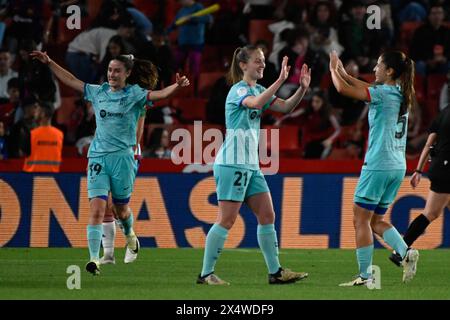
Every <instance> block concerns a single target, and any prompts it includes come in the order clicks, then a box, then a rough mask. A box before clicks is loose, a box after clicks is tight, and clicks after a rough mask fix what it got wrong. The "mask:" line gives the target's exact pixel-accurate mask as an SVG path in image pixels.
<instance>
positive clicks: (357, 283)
mask: <svg viewBox="0 0 450 320" xmlns="http://www.w3.org/2000/svg"><path fill="white" fill-rule="evenodd" d="M368 283H369V279H365V278H363V277H361V276H357V277H356V278H355V279H353V280H352V281H350V282H344V283H341V284H339V287H355V286H365V285H367V284H368Z"/></svg>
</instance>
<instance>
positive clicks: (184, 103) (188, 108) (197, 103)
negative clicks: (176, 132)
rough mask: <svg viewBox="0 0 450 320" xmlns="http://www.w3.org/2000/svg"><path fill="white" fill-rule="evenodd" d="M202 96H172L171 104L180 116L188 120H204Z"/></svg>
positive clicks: (204, 106) (205, 100) (204, 105)
mask: <svg viewBox="0 0 450 320" xmlns="http://www.w3.org/2000/svg"><path fill="white" fill-rule="evenodd" d="M207 102H208V101H207V99H204V98H173V99H172V102H171V106H172V107H174V108H176V109H178V110H180V111H181V112H182V113H181V116H182V117H183V118H184V119H186V120H188V121H194V120H202V121H203V120H205V116H206V103H207Z"/></svg>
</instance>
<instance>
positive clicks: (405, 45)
mask: <svg viewBox="0 0 450 320" xmlns="http://www.w3.org/2000/svg"><path fill="white" fill-rule="evenodd" d="M421 25H422V22H420V21H407V22H403V24H402V25H401V27H400V41H399V43H400V48H399V49H400V50H402V51H404V52H405V53H407V52H408V51H409V46H410V45H411V40H412V38H413V36H414V32H415V31H416V29H417V28H418V27H420V26H421Z"/></svg>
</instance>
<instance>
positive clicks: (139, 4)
mask: <svg viewBox="0 0 450 320" xmlns="http://www.w3.org/2000/svg"><path fill="white" fill-rule="evenodd" d="M133 5H134V6H135V7H136V9H138V10H139V11H141V12H142V13H143V14H145V15H146V16H147V17H155V16H156V14H157V13H158V10H159V9H160V5H159V1H148V0H134V1H133Z"/></svg>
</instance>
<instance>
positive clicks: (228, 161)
mask: <svg viewBox="0 0 450 320" xmlns="http://www.w3.org/2000/svg"><path fill="white" fill-rule="evenodd" d="M264 90H266V89H265V88H264V87H263V86H261V85H259V84H256V85H255V86H250V85H249V84H248V83H247V82H245V81H240V82H238V83H236V84H235V85H234V86H232V87H231V89H230V92H229V93H228V96H227V99H226V102H225V124H226V128H227V133H226V136H225V141H224V143H223V144H222V147H221V148H220V150H219V152H218V154H217V157H216V160H215V164H218V165H226V166H233V167H239V168H244V169H250V170H258V169H259V156H258V150H259V149H258V143H259V133H260V127H261V115H262V113H263V112H264V111H265V110H267V108H269V106H270V104H271V103H272V102H273V100H274V99H275V98H276V97H275V96H273V97H272V98H271V99H270V101H269V102H268V103H267V104H266V105H264V106H263V108H262V109H251V108H248V107H245V106H244V105H242V101H243V100H244V99H245V98H246V97H248V96H257V95H259V94H261V93H262V92H264Z"/></svg>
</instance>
